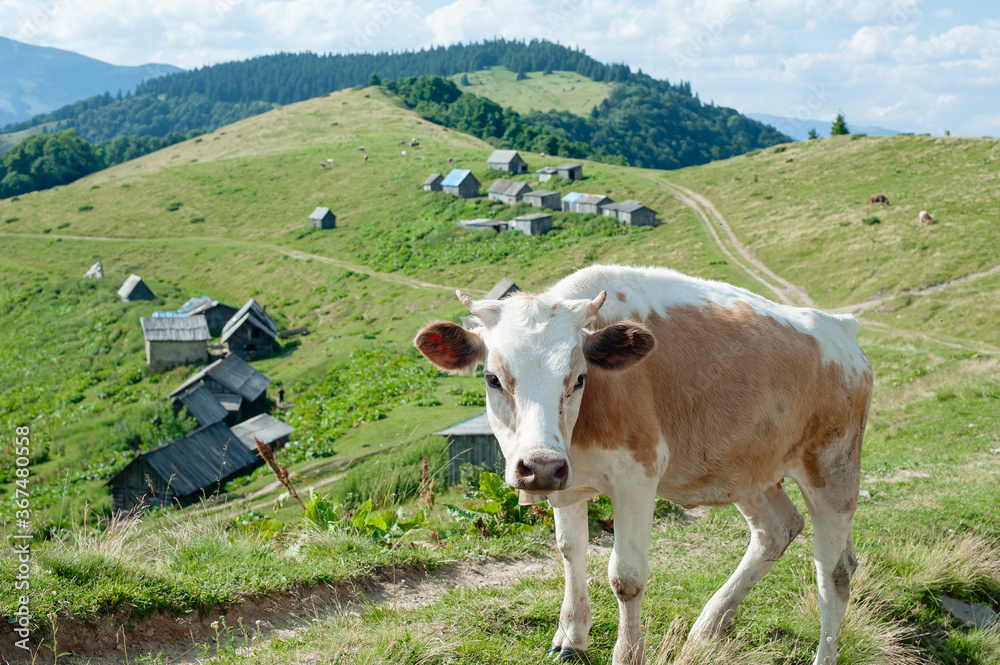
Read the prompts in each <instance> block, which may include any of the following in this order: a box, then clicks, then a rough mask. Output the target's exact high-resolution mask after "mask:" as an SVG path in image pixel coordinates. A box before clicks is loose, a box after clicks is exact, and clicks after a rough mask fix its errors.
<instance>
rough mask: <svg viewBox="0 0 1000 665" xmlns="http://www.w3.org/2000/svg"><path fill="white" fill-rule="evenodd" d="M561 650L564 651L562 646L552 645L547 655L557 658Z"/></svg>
mask: <svg viewBox="0 0 1000 665" xmlns="http://www.w3.org/2000/svg"><path fill="white" fill-rule="evenodd" d="M560 651H562V648H561V647H557V646H556V645H554V644H553V645H552V647H551V648H550V649H549V651H548V653H546V654H545V655H546V656H548V657H549V658H557V657H558V656H559V652H560Z"/></svg>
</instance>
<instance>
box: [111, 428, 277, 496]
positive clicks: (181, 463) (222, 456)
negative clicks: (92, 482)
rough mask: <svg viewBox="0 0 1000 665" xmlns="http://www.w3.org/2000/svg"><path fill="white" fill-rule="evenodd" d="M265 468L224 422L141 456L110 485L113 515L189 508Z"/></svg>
mask: <svg viewBox="0 0 1000 665" xmlns="http://www.w3.org/2000/svg"><path fill="white" fill-rule="evenodd" d="M259 463H260V458H259V457H257V456H256V455H255V454H253V453H251V452H250V451H249V450H247V449H246V447H245V446H243V445H242V444H241V443H240V441H239V439H237V438H236V436H235V435H234V434H233V433H232V432H231V431H229V428H228V427H226V426H225V425H224V424H222V423H216V424H215V425H212V426H210V427H202V428H200V429H197V430H195V431H194V432H192V433H191V434H189V435H188V436H186V437H184V438H183V439H178V440H177V441H174V442H172V443H168V444H166V445H165V446H160V447H159V448H156V449H155V450H149V451H146V452H143V453H139V455H138V457H136V458H135V459H133V460H132V461H131V462H129V464H128V466H126V467H125V468H124V469H122V470H121V471H119V472H118V473H117V474H115V476H114V477H113V478H112V479H111V480H109V481H108V485H110V486H111V495H112V500H113V509H114V510H131V509H133V508H136V507H138V506H143V507H150V506H167V505H172V504H181V505H183V504H185V503H188V502H190V501H195V500H197V499H200V498H201V497H202V496H211V495H213V494H215V493H216V492H218V491H219V489H220V488H221V487H222V485H224V484H225V483H227V482H228V481H230V480H232V479H233V478H236V477H237V476H240V475H243V474H245V473H247V472H249V471H250V470H252V469H253V468H254V467H256V466H257V465H258V464H259Z"/></svg>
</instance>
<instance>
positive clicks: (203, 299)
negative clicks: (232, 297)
mask: <svg viewBox="0 0 1000 665" xmlns="http://www.w3.org/2000/svg"><path fill="white" fill-rule="evenodd" d="M212 302H215V303H218V302H219V301H218V300H212V299H211V298H209V297H208V296H195V297H194V298H188V301H187V302H186V303H184V304H183V305H181V306H180V307H178V308H177V311H178V312H181V313H184V314H190V313H191V312H193V311H194V310H195V309H197V308H198V307H200V306H201V305H204V304H206V303H212Z"/></svg>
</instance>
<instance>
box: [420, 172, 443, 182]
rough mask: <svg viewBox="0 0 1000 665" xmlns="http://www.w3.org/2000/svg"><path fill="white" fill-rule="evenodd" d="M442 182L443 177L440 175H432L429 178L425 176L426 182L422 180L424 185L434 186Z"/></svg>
mask: <svg viewBox="0 0 1000 665" xmlns="http://www.w3.org/2000/svg"><path fill="white" fill-rule="evenodd" d="M442 180H444V176H443V175H441V174H440V173H432V174H430V175H429V176H427V180H424V184H425V185H436V184H438V183H439V182H441V181H442Z"/></svg>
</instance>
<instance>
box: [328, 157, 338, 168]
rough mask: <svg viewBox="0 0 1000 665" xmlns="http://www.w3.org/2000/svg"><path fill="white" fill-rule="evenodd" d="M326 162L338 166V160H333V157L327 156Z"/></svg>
mask: <svg viewBox="0 0 1000 665" xmlns="http://www.w3.org/2000/svg"><path fill="white" fill-rule="evenodd" d="M326 163H327V164H330V165H331V166H336V162H334V161H333V158H332V157H327V158H326Z"/></svg>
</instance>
